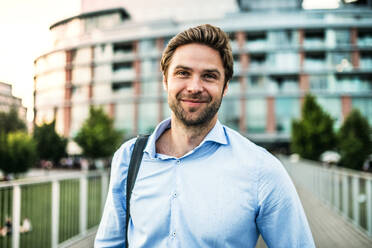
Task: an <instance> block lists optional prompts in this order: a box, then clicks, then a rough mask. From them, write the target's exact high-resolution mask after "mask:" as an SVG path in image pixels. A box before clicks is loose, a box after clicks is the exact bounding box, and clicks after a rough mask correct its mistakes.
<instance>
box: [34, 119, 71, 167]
mask: <svg viewBox="0 0 372 248" xmlns="http://www.w3.org/2000/svg"><path fill="white" fill-rule="evenodd" d="M33 137H34V139H35V142H36V148H37V154H38V158H39V159H44V160H51V161H53V162H54V163H55V164H57V163H58V162H59V160H60V159H61V158H62V157H65V156H66V155H67V154H66V146H67V139H66V138H63V137H60V136H59V135H58V134H57V132H56V131H55V121H53V122H52V123H50V124H46V123H44V124H43V125H41V126H35V129H34V135H33Z"/></svg>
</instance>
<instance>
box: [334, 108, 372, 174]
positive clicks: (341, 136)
mask: <svg viewBox="0 0 372 248" xmlns="http://www.w3.org/2000/svg"><path fill="white" fill-rule="evenodd" d="M337 138H338V142H337V143H338V149H339V152H340V154H341V160H340V165H341V166H344V167H348V168H351V169H357V170H361V169H362V166H363V163H364V161H365V160H366V159H367V157H368V155H369V154H371V153H372V141H371V127H370V126H369V124H368V120H367V119H366V118H365V117H363V116H362V114H361V113H360V112H359V110H356V109H354V110H352V111H351V112H350V114H349V115H348V116H347V118H346V120H345V121H344V123H343V124H342V126H341V128H340V130H339V131H338V133H337Z"/></svg>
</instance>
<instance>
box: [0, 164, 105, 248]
mask: <svg viewBox="0 0 372 248" xmlns="http://www.w3.org/2000/svg"><path fill="white" fill-rule="evenodd" d="M107 189H108V173H107V172H105V171H95V172H74V173H69V174H62V175H59V174H57V175H53V176H45V177H38V178H28V179H23V180H15V181H11V182H5V183H0V228H1V229H0V248H3V247H4V248H5V247H6V248H8V247H9V248H10V247H11V248H19V247H22V248H27V247H38V248H43V247H52V248H56V247H58V246H61V245H63V244H64V243H66V242H67V243H68V242H69V240H71V239H76V237H78V236H81V237H83V236H84V235H85V234H87V233H88V232H89V231H91V230H92V229H95V228H96V227H97V225H98V223H99V221H100V217H101V213H102V210H103V206H104V201H105V199H106V194H107ZM6 222H7V223H6Z"/></svg>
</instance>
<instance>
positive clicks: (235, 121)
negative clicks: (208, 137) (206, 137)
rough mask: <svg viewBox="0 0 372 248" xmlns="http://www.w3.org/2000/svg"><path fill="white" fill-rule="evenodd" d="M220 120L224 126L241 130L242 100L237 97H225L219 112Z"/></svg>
mask: <svg viewBox="0 0 372 248" xmlns="http://www.w3.org/2000/svg"><path fill="white" fill-rule="evenodd" d="M218 119H219V120H220V122H221V123H222V124H224V125H226V126H228V127H230V128H232V129H235V130H239V122H240V99H239V98H237V97H224V98H223V100H222V104H221V107H220V110H219V112H218Z"/></svg>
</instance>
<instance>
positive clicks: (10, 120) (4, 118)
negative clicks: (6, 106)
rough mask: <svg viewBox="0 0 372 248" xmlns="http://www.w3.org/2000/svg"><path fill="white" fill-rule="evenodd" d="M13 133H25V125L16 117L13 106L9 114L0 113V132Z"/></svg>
mask: <svg viewBox="0 0 372 248" xmlns="http://www.w3.org/2000/svg"><path fill="white" fill-rule="evenodd" d="M14 131H27V129H26V124H25V122H24V121H23V120H21V119H20V118H19V116H18V112H17V109H16V108H15V107H14V106H13V107H11V108H10V111H9V112H0V132H5V133H6V134H7V133H9V132H14Z"/></svg>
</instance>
